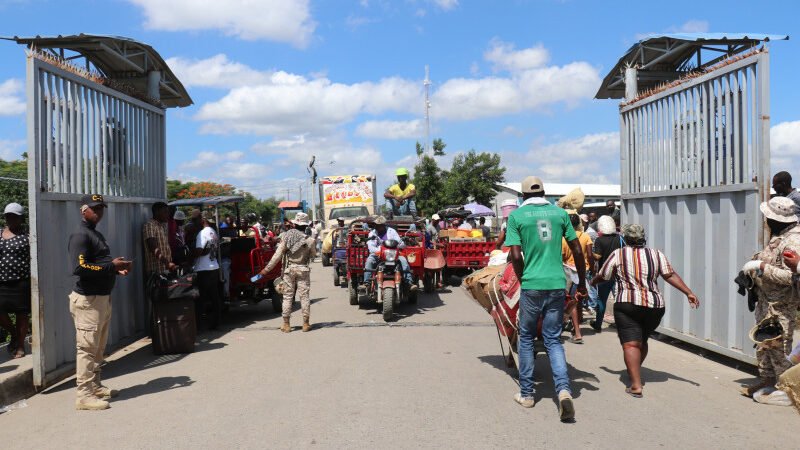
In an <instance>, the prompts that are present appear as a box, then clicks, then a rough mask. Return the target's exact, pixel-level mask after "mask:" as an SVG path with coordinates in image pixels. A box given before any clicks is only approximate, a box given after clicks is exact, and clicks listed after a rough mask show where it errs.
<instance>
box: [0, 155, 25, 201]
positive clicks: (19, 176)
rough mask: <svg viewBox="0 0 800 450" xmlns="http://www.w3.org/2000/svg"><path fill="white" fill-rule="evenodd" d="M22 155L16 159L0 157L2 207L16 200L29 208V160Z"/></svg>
mask: <svg viewBox="0 0 800 450" xmlns="http://www.w3.org/2000/svg"><path fill="white" fill-rule="evenodd" d="M22 157H23V159H20V160H16V161H4V160H2V159H0V177H1V178H0V207H5V206H6V205H7V204H9V203H11V202H16V203H19V204H20V205H22V206H23V207H24V208H25V209H26V210H27V209H28V182H27V180H28V160H27V158H26V155H22ZM19 180H22V181H19Z"/></svg>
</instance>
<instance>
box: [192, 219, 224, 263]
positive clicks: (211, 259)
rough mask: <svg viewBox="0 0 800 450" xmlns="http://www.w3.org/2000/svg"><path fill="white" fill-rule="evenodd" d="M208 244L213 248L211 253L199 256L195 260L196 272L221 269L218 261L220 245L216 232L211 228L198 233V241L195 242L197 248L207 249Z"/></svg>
mask: <svg viewBox="0 0 800 450" xmlns="http://www.w3.org/2000/svg"><path fill="white" fill-rule="evenodd" d="M206 244H208V245H209V246H211V252H209V253H208V254H207V255H203V256H198V257H197V259H195V260H194V271H195V272H202V271H206V270H217V269H219V263H218V262H217V259H216V258H217V250H216V246H217V245H219V239H218V238H217V233H216V232H214V229H213V228H211V227H205V228H203V230H202V231H200V232H199V233H197V240H196V241H195V245H196V246H197V248H205V246H206Z"/></svg>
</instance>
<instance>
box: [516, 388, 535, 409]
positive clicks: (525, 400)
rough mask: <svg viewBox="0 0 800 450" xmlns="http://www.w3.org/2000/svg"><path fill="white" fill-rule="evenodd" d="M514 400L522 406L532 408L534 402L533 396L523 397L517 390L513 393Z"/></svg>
mask: <svg viewBox="0 0 800 450" xmlns="http://www.w3.org/2000/svg"><path fill="white" fill-rule="evenodd" d="M514 401H515V402H517V403H519V404H520V405H522V407H523V408H533V405H534V404H536V400H534V399H533V397H523V396H522V394H520V393H519V392H517V393H516V394H514Z"/></svg>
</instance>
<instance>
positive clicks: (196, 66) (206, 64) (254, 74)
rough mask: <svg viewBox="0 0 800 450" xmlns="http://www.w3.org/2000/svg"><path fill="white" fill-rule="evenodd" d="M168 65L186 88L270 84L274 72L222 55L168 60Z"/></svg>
mask: <svg viewBox="0 0 800 450" xmlns="http://www.w3.org/2000/svg"><path fill="white" fill-rule="evenodd" d="M166 62H167V64H168V65H169V67H170V69H172V71H173V72H175V75H176V76H177V77H178V78H179V79H180V80H181V82H182V83H183V84H184V85H185V86H186V87H214V88H233V87H236V86H247V85H251V84H259V83H268V82H269V81H270V77H271V75H272V72H259V71H258V70H255V69H253V68H251V67H249V66H247V65H245V64H242V63H239V62H235V61H231V60H229V59H228V57H227V56H226V55H224V54H222V53H220V54H218V55H214V56H212V57H210V58H206V59H187V58H181V57H175V58H168V59H167V61H166Z"/></svg>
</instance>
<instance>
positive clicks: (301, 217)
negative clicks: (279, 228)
mask: <svg viewBox="0 0 800 450" xmlns="http://www.w3.org/2000/svg"><path fill="white" fill-rule="evenodd" d="M292 223H293V224H295V225H300V226H303V225H308V224H309V223H310V222H309V220H308V214H306V213H304V212H299V213H297V215H295V216H294V219H292Z"/></svg>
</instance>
